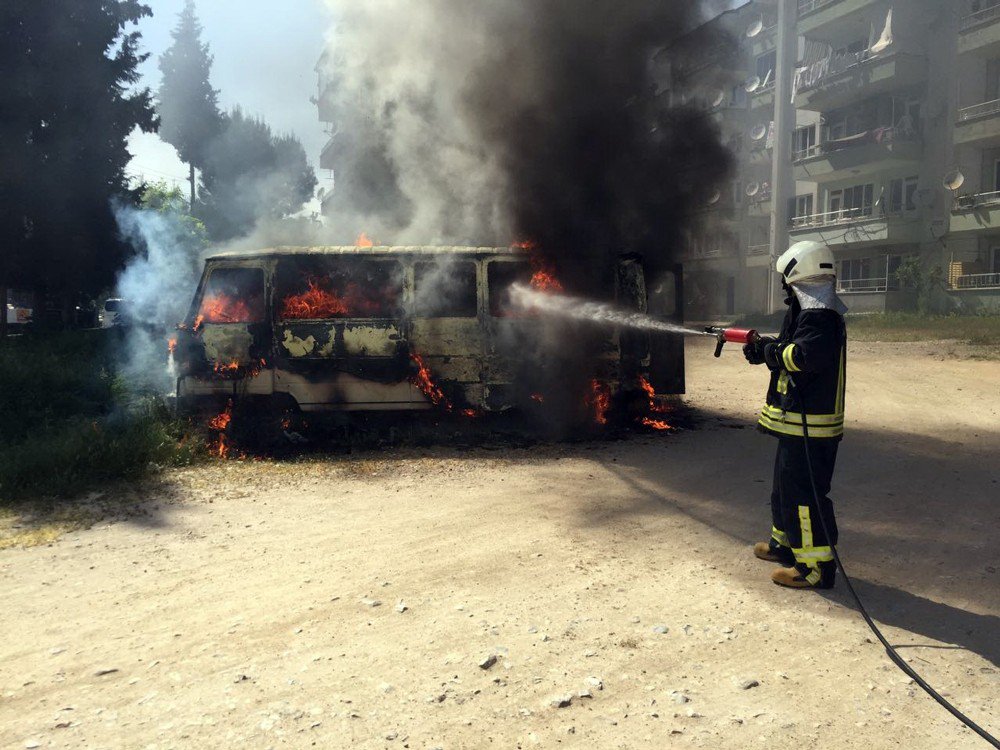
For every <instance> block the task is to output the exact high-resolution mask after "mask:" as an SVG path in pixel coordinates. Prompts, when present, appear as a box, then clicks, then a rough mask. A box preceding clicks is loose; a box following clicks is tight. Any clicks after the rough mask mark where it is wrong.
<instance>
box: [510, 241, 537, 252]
mask: <svg viewBox="0 0 1000 750" xmlns="http://www.w3.org/2000/svg"><path fill="white" fill-rule="evenodd" d="M510 246H511V247H514V248H517V249H518V250H537V249H538V243H537V242H535V241H534V240H520V241H518V242H512V243H511V245H510Z"/></svg>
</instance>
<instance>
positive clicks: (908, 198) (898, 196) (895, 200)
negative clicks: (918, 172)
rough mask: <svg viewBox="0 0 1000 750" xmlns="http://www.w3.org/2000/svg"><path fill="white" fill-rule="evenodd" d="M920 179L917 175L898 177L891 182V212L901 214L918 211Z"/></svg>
mask: <svg viewBox="0 0 1000 750" xmlns="http://www.w3.org/2000/svg"><path fill="white" fill-rule="evenodd" d="M918 186H919V180H918V179H917V178H916V177H906V178H898V179H895V180H892V181H891V182H890V183H889V207H888V209H889V213H892V214H900V213H903V212H904V211H907V212H909V211H916V210H917V204H916V196H917V188H918Z"/></svg>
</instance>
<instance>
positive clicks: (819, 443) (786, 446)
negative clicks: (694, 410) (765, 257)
mask: <svg viewBox="0 0 1000 750" xmlns="http://www.w3.org/2000/svg"><path fill="white" fill-rule="evenodd" d="M777 272H778V273H779V274H780V275H781V281H782V288H783V289H784V290H785V294H786V300H785V304H786V305H788V312H787V313H786V314H785V319H784V323H783V324H782V326H781V333H780V335H779V336H778V337H777V338H762V339H761V340H759V341H757V342H755V343H752V344H747V345H746V346H745V347H744V348H743V353H744V355H745V356H746V358H747V361H748V362H749V363H750V364H752V365H766V366H767V368H768V369H769V370H770V371H771V382H770V385H769V387H768V389H767V399H766V403H765V405H764V409H763V411H762V412H761V415H760V421H759V425H760V428H761V429H762V430H763V431H764V432H766V433H768V434H770V435H773V436H774V437H776V438H777V439H778V450H777V455H776V457H775V461H774V486H773V489H772V492H771V524H772V527H771V539H770V540H769V541H768V542H760V543H758V544H757V545H755V546H754V550H753V551H754V555H756V556H757V557H758V558H760V559H761V560H767V561H770V562H777V563H781V564H782V567H780V568H778V569H777V570H775V571H774V572H773V574H772V575H771V580H772V581H774V582H775V583H776V584H779V585H781V586H788V587H790V588H798V589H828V588H832V587H833V584H834V579H835V576H836V564H835V562H834V558H833V550H832V546H833V545H835V544H836V543H837V522H836V519H835V518H834V512H833V502H832V501H831V500H830V498H829V497H828V493H829V492H830V484H831V481H832V479H833V470H834V466H835V464H836V461H837V448H838V446H839V445H840V440H841V438H842V436H843V434H844V389H845V387H846V384H847V380H846V378H847V331H846V328H845V325H844V313H845V312H847V308H846V307H845V306H844V304H843V302H842V301H841V300H840V298H839V297H838V296H837V291H836V271H835V267H834V259H833V252H832V251H831V250H830V248H828V247H826V246H825V245H821V244H819V243H817V242H799V243H796V244H795V245H792V247H791V248H789V250H788V252H786V253H785V254H784V255H782V256H781V257H780V258H779V259H778V262H777ZM803 414H804V415H805V420H806V427H807V429H808V439H809V458H810V459H811V461H812V472H813V479H814V480H815V483H816V493H817V494H818V496H819V503H818V504H817V502H816V499H815V497H816V496H815V495H814V493H813V486H812V483H811V481H810V477H809V465H808V463H807V460H806V446H805V430H804V429H803V426H802V415H803ZM821 515H822V519H823V521H825V526H824V523H822V522H821V520H820V516H821ZM824 528H825V529H826V531H829V537H828V536H827V535H826V533H825V531H824Z"/></svg>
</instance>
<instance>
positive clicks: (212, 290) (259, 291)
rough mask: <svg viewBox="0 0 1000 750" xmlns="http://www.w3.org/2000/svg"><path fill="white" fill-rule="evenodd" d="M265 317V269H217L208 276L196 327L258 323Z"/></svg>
mask: <svg viewBox="0 0 1000 750" xmlns="http://www.w3.org/2000/svg"><path fill="white" fill-rule="evenodd" d="M263 320H264V272H263V271H262V270H261V269H259V268H216V269H214V270H213V271H212V274H211V276H209V277H208V283H207V284H206V285H205V292H204V294H203V295H202V298H201V306H200V307H199V308H198V317H197V318H196V319H195V327H196V328H197V327H199V326H200V325H201V324H202V323H260V322H262V321H263Z"/></svg>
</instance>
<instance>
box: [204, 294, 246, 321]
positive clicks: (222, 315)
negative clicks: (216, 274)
mask: <svg viewBox="0 0 1000 750" xmlns="http://www.w3.org/2000/svg"><path fill="white" fill-rule="evenodd" d="M253 321H254V315H253V313H252V312H251V311H250V306H249V305H248V304H247V303H246V301H245V300H241V299H237V298H235V297H230V296H229V295H227V294H221V293H220V294H215V295H210V296H206V297H205V298H204V299H203V300H202V301H201V310H200V311H199V313H198V317H197V319H196V320H195V324H194V327H195V328H196V329H198V328H200V327H201V324H202V323H252V322H253Z"/></svg>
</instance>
